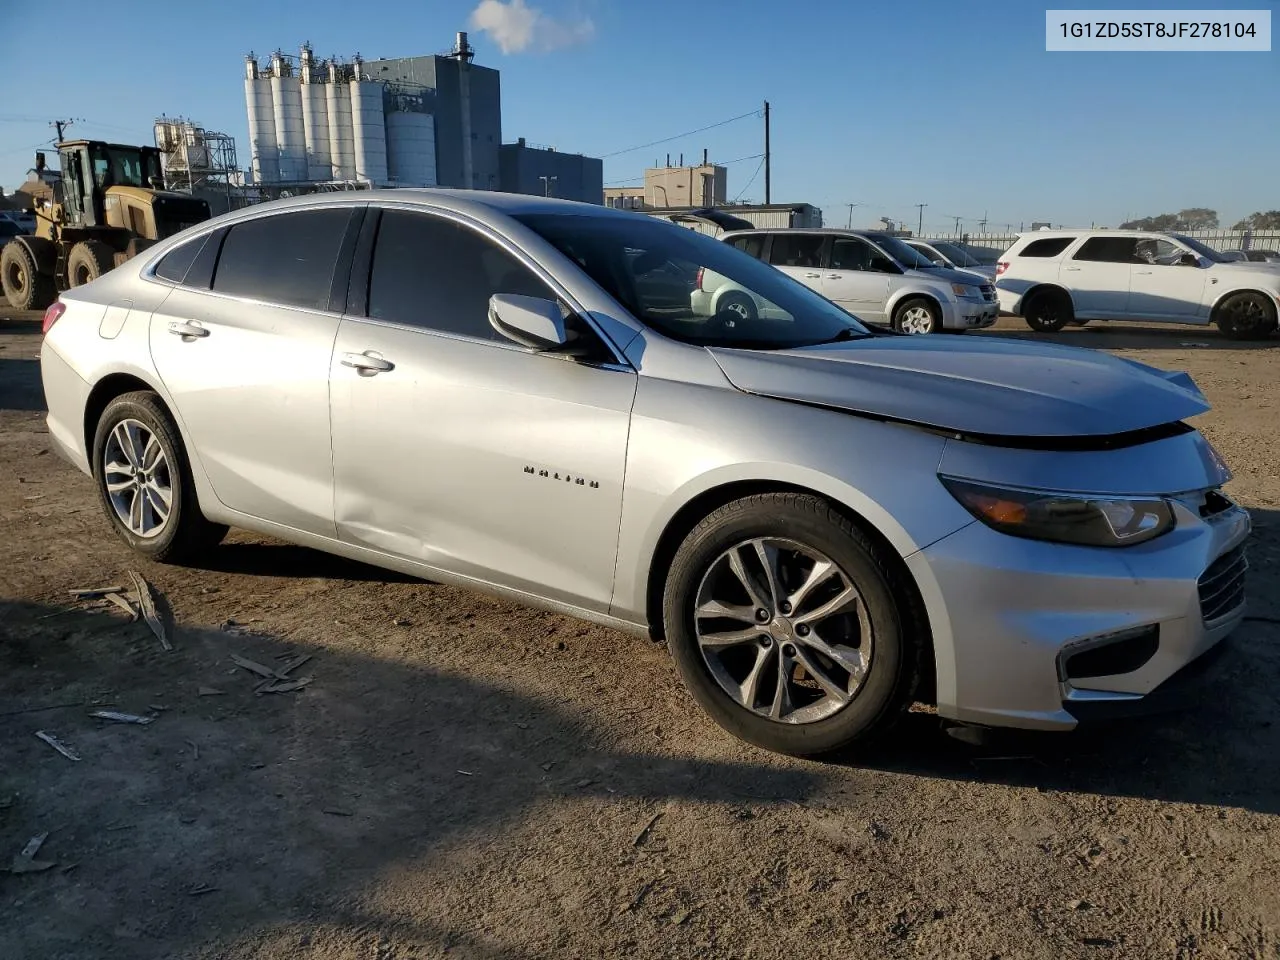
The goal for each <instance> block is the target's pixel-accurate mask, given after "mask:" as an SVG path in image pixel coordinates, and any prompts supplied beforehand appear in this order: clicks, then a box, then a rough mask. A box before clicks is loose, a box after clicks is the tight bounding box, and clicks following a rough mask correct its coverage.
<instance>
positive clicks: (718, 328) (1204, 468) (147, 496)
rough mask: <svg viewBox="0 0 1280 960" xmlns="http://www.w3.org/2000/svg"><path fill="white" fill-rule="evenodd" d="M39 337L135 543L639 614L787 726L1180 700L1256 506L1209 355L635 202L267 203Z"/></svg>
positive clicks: (75, 449)
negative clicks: (943, 333) (896, 321)
mask: <svg viewBox="0 0 1280 960" xmlns="http://www.w3.org/2000/svg"><path fill="white" fill-rule="evenodd" d="M820 239H821V240H822V242H823V243H824V244H825V243H827V242H828V241H837V242H838V240H840V239H843V237H842V236H832V235H820ZM668 266H670V267H671V272H672V273H673V274H674V275H683V274H688V273H690V272H692V273H696V272H697V271H699V270H701V271H714V272H715V273H717V274H719V275H720V276H723V277H726V278H728V280H729V281H730V282H732V283H733V284H734V285H735V287H736V288H738V289H740V290H744V291H747V292H748V293H749V294H750V295H751V297H752V298H753V302H755V301H758V302H766V303H769V304H771V305H772V307H773V311H772V312H771V313H770V314H768V315H766V314H764V313H763V312H761V313H759V314H753V315H751V316H747V315H744V314H742V313H739V312H736V311H732V310H727V311H722V312H719V313H715V314H712V315H710V316H708V315H706V314H704V313H700V312H697V311H695V310H693V309H692V308H691V307H690V305H689V304H688V303H685V304H683V305H680V304H673V303H671V302H670V298H669V297H665V298H663V299H661V300H660V301H659V302H658V303H654V302H652V301H651V299H650V294H649V293H646V292H645V291H646V290H654V289H657V290H661V289H663V288H664V285H663V284H658V285H656V286H646V285H645V284H640V283H636V282H635V281H636V280H637V279H638V277H641V276H644V275H646V274H649V273H652V272H653V271H658V270H664V269H667V268H668ZM895 275H896V274H895ZM44 331H45V337H44V343H43V345H42V347H41V350H40V367H41V375H42V378H43V384H44V392H45V397H46V398H47V402H48V409H49V412H48V418H47V422H48V426H49V437H50V440H51V441H52V443H53V445H54V446H55V447H56V448H57V450H58V452H59V453H60V454H61V455H62V456H64V457H66V458H67V459H68V460H69V461H70V462H71V463H73V464H74V465H75V466H76V467H78V468H79V469H80V470H81V471H82V472H84V473H85V474H87V475H88V476H90V477H91V478H92V480H93V483H94V484H95V486H96V488H97V491H98V494H99V498H100V501H101V503H102V506H103V509H104V513H105V515H106V518H107V520H108V522H109V524H110V525H111V527H112V528H113V530H114V531H115V533H116V534H117V535H119V537H120V538H121V539H122V540H123V541H124V542H125V543H126V544H128V545H129V546H130V547H131V548H133V549H134V550H135V551H137V552H138V553H140V554H142V555H143V556H146V557H149V558H151V559H152V560H155V561H160V562H181V561H184V560H191V559H194V560H195V561H196V562H208V561H207V560H203V561H202V560H201V558H202V557H204V556H205V555H206V554H207V553H208V552H209V551H211V550H214V549H216V547H215V545H216V544H217V543H218V542H219V541H220V540H221V539H222V537H223V535H224V534H225V533H226V531H227V528H228V526H237V527H244V528H247V529H251V530H256V531H260V532H262V533H266V534H270V535H272V536H276V537H279V538H282V539H284V540H288V541H292V542H294V543H299V544H304V545H307V546H310V547H314V548H315V549H318V550H323V551H328V552H330V553H334V554H339V555H341V556H344V557H349V558H353V559H357V560H361V561H365V562H368V563H371V564H375V565H378V566H382V567H386V568H388V569H393V570H398V571H402V572H405V573H409V574H412V575H415V576H420V577H425V578H428V579H430V580H433V581H442V582H447V583H453V584H458V585H462V586H466V587H474V588H477V589H481V590H486V591H490V592H493V593H496V594H499V595H502V596H506V597H509V598H514V599H516V600H519V601H521V602H526V603H530V604H536V605H541V606H544V607H547V608H550V609H553V610H557V611H560V612H563V613H567V614H572V615H574V616H578V617H582V618H584V619H587V620H592V621H596V622H598V623H603V624H607V625H609V626H612V627H616V628H619V629H623V630H631V631H635V632H636V633H638V634H641V635H650V636H653V637H655V638H658V639H662V640H664V641H665V642H666V644H667V646H668V648H669V649H670V651H671V654H672V656H673V658H674V661H675V665H676V668H677V669H678V671H679V673H680V675H681V677H682V678H683V680H684V682H685V683H686V684H687V686H688V688H689V690H690V692H691V693H692V695H693V697H694V699H695V700H696V701H697V702H698V703H699V704H701V705H702V707H703V708H704V709H705V710H706V711H707V712H708V713H709V714H710V715H711V717H712V718H714V720H715V721H716V722H718V723H719V724H721V725H722V726H724V727H725V728H726V729H727V730H730V731H732V732H733V733H735V734H737V735H738V736H741V737H743V738H745V739H746V740H749V741H751V742H753V743H756V744H759V745H762V746H764V747H768V748H770V749H773V750H780V751H785V752H789V753H794V754H801V755H803V754H816V753H824V752H827V751H830V750H835V749H839V748H841V747H843V746H845V745H847V744H849V743H852V742H854V741H858V740H865V739H867V738H872V737H874V736H876V735H879V734H882V733H883V732H884V731H885V730H886V729H887V728H888V727H889V726H890V724H891V723H892V722H893V721H894V720H895V719H896V718H897V717H898V716H899V715H901V714H902V713H903V711H905V710H906V709H907V707H908V705H909V704H911V703H912V701H913V700H914V699H915V698H917V697H921V698H926V699H928V700H930V701H931V702H936V704H937V710H938V713H939V714H940V715H941V717H943V718H946V719H949V720H951V721H965V722H974V723H983V724H993V725H997V726H1013V727H1034V728H1039V729H1048V730H1068V729H1071V728H1073V727H1075V726H1076V725H1077V723H1078V722H1079V721H1081V720H1085V719H1089V718H1092V717H1094V716H1096V715H1097V714H1098V713H1099V712H1101V711H1124V710H1128V709H1134V708H1140V707H1144V706H1149V705H1151V703H1152V701H1153V700H1160V699H1167V698H1168V697H1170V696H1172V697H1174V698H1176V697H1177V696H1178V693H1177V692H1176V685H1177V684H1179V683H1181V682H1183V680H1185V679H1186V677H1185V675H1183V674H1182V673H1181V671H1182V670H1183V669H1184V668H1186V669H1189V670H1193V671H1198V670H1199V669H1200V667H1201V666H1202V665H1203V664H1204V662H1205V661H1203V660H1202V659H1201V658H1202V657H1203V656H1207V654H1208V653H1209V651H1211V650H1214V649H1220V648H1219V646H1218V645H1219V641H1221V640H1222V638H1223V637H1225V636H1226V635H1227V634H1229V633H1230V632H1231V631H1232V629H1233V628H1234V627H1235V626H1236V625H1237V624H1238V623H1239V622H1240V620H1241V617H1242V616H1243V612H1244V609H1245V607H1244V570H1245V556H1244V549H1245V548H1244V543H1245V540H1246V537H1247V535H1248V532H1249V527H1250V519H1249V515H1248V513H1247V512H1246V511H1244V510H1243V509H1241V508H1240V507H1238V506H1237V505H1235V504H1234V503H1232V501H1231V500H1230V499H1229V498H1227V497H1226V496H1225V495H1224V494H1223V493H1222V491H1221V487H1222V484H1223V483H1224V482H1225V481H1226V480H1227V479H1228V478H1229V477H1230V473H1229V472H1228V470H1227V468H1226V466H1225V465H1224V464H1223V463H1222V461H1221V460H1220V459H1219V458H1218V456H1217V454H1216V453H1215V452H1214V451H1213V448H1212V447H1211V446H1210V445H1209V444H1208V442H1207V441H1206V440H1205V439H1204V438H1203V437H1202V436H1201V435H1200V433H1199V432H1197V431H1196V430H1195V429H1194V428H1192V427H1191V426H1188V425H1187V424H1186V423H1185V422H1184V421H1185V419H1186V418H1188V417H1192V416H1196V415H1197V414H1200V413H1203V412H1204V411H1205V410H1207V409H1208V403H1207V402H1206V401H1205V399H1204V397H1203V395H1202V394H1201V393H1200V391H1199V390H1198V389H1197V388H1196V386H1195V384H1194V383H1193V382H1192V381H1191V380H1190V378H1188V377H1187V376H1186V375H1185V374H1177V373H1165V372H1163V371H1160V370H1156V369H1154V368H1151V367H1147V366H1143V365H1141V364H1138V363H1134V362H1131V361H1128V360H1121V359H1118V358H1115V357H1112V356H1109V355H1106V354H1103V353H1100V352H1098V353H1095V352H1093V351H1088V350H1082V349H1075V348H1070V347H1062V346H1054V345H1046V344H1034V343H1027V342H1022V341H1016V340H996V339H992V340H988V339H983V340H977V339H976V338H975V339H973V340H968V341H966V340H958V341H954V342H948V343H941V342H939V341H937V340H936V339H930V338H919V337H915V338H912V337H903V336H898V335H895V334H893V333H891V332H888V331H876V330H874V329H871V328H869V327H867V326H865V325H863V324H862V323H860V322H859V321H858V320H857V319H856V318H854V317H852V316H850V315H849V314H848V313H847V312H845V311H844V310H841V309H840V308H838V307H836V306H835V305H834V304H832V303H831V302H830V301H829V300H827V299H825V298H823V297H821V296H819V295H818V294H816V293H814V292H813V291H812V290H810V289H809V288H807V287H806V286H804V285H803V284H801V283H799V282H796V281H795V280H792V279H791V278H790V277H788V276H787V275H786V274H785V273H783V272H782V271H779V270H774V269H773V268H771V267H769V266H767V265H766V264H764V263H762V262H760V261H759V260H757V259H755V258H754V257H751V256H749V255H747V254H745V253H743V252H742V251H739V250H736V249H734V248H733V247H732V246H731V245H729V244H725V243H721V242H718V241H716V240H713V239H711V238H709V237H704V236H701V235H699V234H697V233H696V232H694V231H690V230H687V229H684V228H682V227H679V226H676V225H673V224H670V223H665V222H662V221H659V220H657V219H655V218H652V217H648V216H645V215H644V214H639V213H629V212H625V211H618V210H609V209H606V208H604V207H600V206H597V205H593V204H577V203H571V202H568V201H563V200H554V199H547V198H542V197H528V196H515V195H505V194H499V193H492V192H488V191H475V192H469V191H447V190H423V191H415V190H389V191H373V192H368V191H361V192H359V193H354V192H353V193H336V194H317V195H314V196H308V197H300V198H293V199H289V200H283V201H277V202H273V203H267V204H262V205H259V206H254V207H249V208H247V209H245V210H240V211H236V212H234V213H230V214H227V215H224V216H221V217H218V218H216V219H214V220H211V221H208V222H206V223H204V224H201V225H199V226H196V227H192V228H190V229H188V230H186V231H184V232H183V233H181V234H178V235H177V236H175V237H172V238H169V239H166V240H163V241H161V242H160V243H158V244H156V245H155V246H154V247H152V248H149V249H148V250H145V251H143V252H142V253H141V254H140V255H139V256H138V257H136V258H134V259H132V260H130V261H128V262H126V263H124V264H122V265H121V266H119V267H117V268H116V269H114V270H112V271H111V272H110V273H107V274H106V275H104V276H103V277H102V278H100V279H98V280H95V281H93V282H91V283H89V284H86V285H84V286H80V287H76V288H75V289H73V290H70V291H68V292H66V293H64V294H63V295H62V297H61V299H60V300H59V301H58V302H57V303H55V304H54V305H53V306H52V307H50V308H49V310H48V312H47V314H46V316H45V320H44ZM604 639H606V640H607V636H605V637H604ZM625 650H626V648H625V647H622V646H620V647H617V648H613V649H611V648H610V647H609V646H608V644H607V643H605V644H602V645H601V646H600V647H599V649H598V650H597V655H598V656H601V657H607V656H626V653H625ZM655 682H658V681H655ZM471 707H472V708H474V709H476V710H483V709H485V707H486V705H485V703H484V702H482V701H481V702H477V703H475V704H472V705H471Z"/></svg>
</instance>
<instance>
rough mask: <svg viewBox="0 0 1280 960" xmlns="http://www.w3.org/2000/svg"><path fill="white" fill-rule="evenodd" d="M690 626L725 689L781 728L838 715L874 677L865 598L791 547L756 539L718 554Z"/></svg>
mask: <svg viewBox="0 0 1280 960" xmlns="http://www.w3.org/2000/svg"><path fill="white" fill-rule="evenodd" d="M694 626H695V635H696V637H697V641H698V648H699V651H700V652H701V654H702V659H703V662H704V663H705V664H706V666H707V669H708V670H709V671H710V672H711V675H712V677H714V678H715V680H716V682H717V683H718V684H719V685H720V688H721V689H722V690H724V692H725V693H727V694H728V695H729V696H730V697H731V698H732V699H733V700H734V701H735V702H736V703H738V705H739V706H742V707H744V708H745V709H747V710H750V711H751V712H752V713H755V714H758V715H759V716H762V717H766V718H768V719H770V720H774V721H777V722H780V723H791V724H803V723H813V722H815V721H818V720H825V719H826V718H828V717H830V716H832V715H833V714H835V713H837V712H839V711H840V710H841V709H843V708H844V707H846V706H847V705H848V704H849V703H850V702H852V701H853V699H854V697H856V696H857V694H858V691H859V690H860V689H861V688H862V685H863V682H864V681H865V679H866V677H867V675H868V671H869V670H870V667H871V658H872V653H873V646H874V637H873V632H872V627H871V621H870V618H869V617H868V615H867V610H866V605H865V604H864V603H863V599H862V595H861V593H859V591H858V589H857V587H855V586H854V584H853V581H852V580H851V579H850V578H849V576H848V575H847V574H846V573H845V572H844V571H843V570H842V569H841V568H840V567H839V565H838V564H837V563H835V561H833V560H831V559H830V558H829V557H827V556H826V555H825V554H823V553H821V552H820V551H818V550H816V549H814V548H812V547H809V546H806V545H804V544H802V543H799V542H797V541H794V540H785V539H780V538H772V537H759V538H754V539H751V540H746V541H743V542H741V543H738V544H736V545H735V546H733V547H730V548H729V549H728V550H726V551H724V552H723V553H722V554H720V556H719V557H717V558H716V560H715V562H713V563H712V564H711V566H710V567H709V568H708V569H707V572H706V574H705V575H704V576H703V578H702V581H701V583H700V584H699V586H698V592H697V599H696V601H695V608H694Z"/></svg>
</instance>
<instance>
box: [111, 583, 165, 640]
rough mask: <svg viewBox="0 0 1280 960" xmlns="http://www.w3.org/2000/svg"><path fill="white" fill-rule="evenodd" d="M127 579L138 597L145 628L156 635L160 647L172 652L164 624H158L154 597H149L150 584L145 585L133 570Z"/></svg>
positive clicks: (158, 616) (158, 617)
mask: <svg viewBox="0 0 1280 960" xmlns="http://www.w3.org/2000/svg"><path fill="white" fill-rule="evenodd" d="M129 577H130V578H131V579H132V580H133V592H134V593H135V594H137V596H138V606H139V607H140V608H141V610H142V617H143V619H144V620H146V621H147V626H148V627H150V628H151V632H152V633H154V634H155V635H156V639H158V640H159V641H160V646H162V647H164V648H165V649H166V650H172V649H173V644H172V643H170V642H169V634H168V632H167V631H166V630H165V628H164V624H163V623H161V622H160V615H159V614H158V613H157V612H156V601H155V597H153V596H152V595H151V584H149V583H147V581H146V579H145V578H144V577H143V576H142V575H141V574H140V573H137V572H136V571H133V570H130V571H129ZM116 592H117V593H118V592H120V591H116Z"/></svg>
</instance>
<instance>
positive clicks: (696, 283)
mask: <svg viewBox="0 0 1280 960" xmlns="http://www.w3.org/2000/svg"><path fill="white" fill-rule="evenodd" d="M704 269H705V268H704V267H699V268H698V275H697V277H695V278H694V281H693V289H695V290H701V289H702V271H703V270H704Z"/></svg>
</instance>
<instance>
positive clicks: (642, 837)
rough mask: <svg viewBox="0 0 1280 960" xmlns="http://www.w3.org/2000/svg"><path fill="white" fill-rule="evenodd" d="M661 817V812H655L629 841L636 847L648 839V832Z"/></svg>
mask: <svg viewBox="0 0 1280 960" xmlns="http://www.w3.org/2000/svg"><path fill="white" fill-rule="evenodd" d="M661 819H662V813H661V812H658V813H655V814H654V815H653V816H652V817H651V818H650V819H649V822H648V823H646V824H645V825H644V829H643V830H641V831H640V832H639V833H637V834H636V838H635V839H634V840H632V841H631V845H632V846H633V847H638V846H640V845H641V844H643V843H644V842H645V841H646V840H648V839H649V834H650V833H651V832H652V831H653V828H654V825H655V824H656V823H657V822H658V821H659V820H661Z"/></svg>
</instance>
